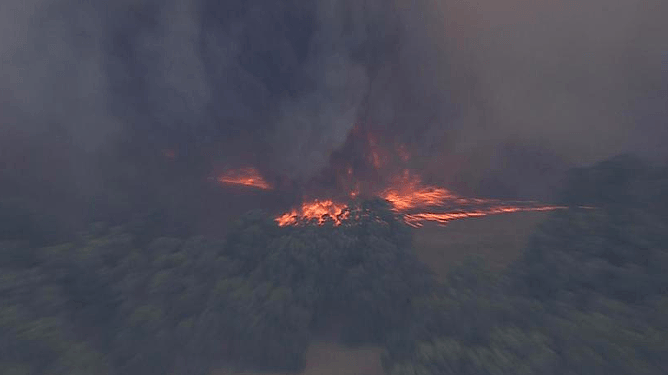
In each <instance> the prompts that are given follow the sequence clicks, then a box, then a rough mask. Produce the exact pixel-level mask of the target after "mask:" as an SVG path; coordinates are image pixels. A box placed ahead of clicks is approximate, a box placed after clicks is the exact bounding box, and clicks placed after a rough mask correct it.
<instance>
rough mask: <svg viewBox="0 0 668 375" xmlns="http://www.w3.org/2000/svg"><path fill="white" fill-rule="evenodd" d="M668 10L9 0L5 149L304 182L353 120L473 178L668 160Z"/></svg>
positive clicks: (617, 1) (596, 4)
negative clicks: (240, 170) (147, 156)
mask: <svg viewBox="0 0 668 375" xmlns="http://www.w3.org/2000/svg"><path fill="white" fill-rule="evenodd" d="M666 4H667V3H666V2H665V1H662V0H645V1H640V0H583V1H528V0H526V1H524V0H500V1H499V0H494V1H493V0H468V1H436V0H422V1H420V0H415V1H407V0H402V1H398V0H397V1H393V0H388V1H380V0H362V1H360V0H329V1H325V0H319V1H313V2H302V1H296V0H293V1H284V2H276V1H268V0H260V1H239V0H231V1H224V2H220V1H214V0H188V1H183V0H167V1H149V0H146V1H142V0H134V1H133V0H125V1H116V2H106V1H97V2H96V1H92V2H90V1H89V2H82V1H74V0H27V1H26V0H20V1H19V0H6V1H3V2H2V4H0V54H1V55H2V67H1V68H2V69H1V71H2V75H1V76H0V98H2V102H1V104H0V106H1V107H0V109H1V110H2V112H1V114H0V116H1V118H0V121H2V124H3V126H2V127H3V129H2V131H1V132H0V142H1V143H0V146H2V145H4V146H5V149H6V150H7V146H8V145H13V146H14V147H18V146H17V145H21V144H22V142H23V143H26V144H28V143H34V142H36V140H40V141H41V142H42V144H46V145H49V144H51V145H54V144H57V143H59V144H58V146H57V148H59V149H63V150H69V149H72V150H74V149H76V150H77V152H87V153H97V152H101V151H100V150H105V151H104V152H107V153H109V152H111V153H112V154H113V152H115V151H113V150H115V148H114V147H116V146H117V145H118V144H119V142H121V143H122V144H132V145H134V146H133V147H140V148H142V149H144V150H155V151H156V152H157V151H158V150H160V149H163V148H175V149H177V151H178V152H179V155H184V154H188V155H194V154H198V155H199V156H201V158H199V159H197V158H194V159H193V160H202V158H203V159H204V160H206V163H210V164H212V165H213V164H224V165H230V166H236V165H241V164H245V163H252V164H257V165H260V166H261V167H262V168H264V169H266V170H268V171H271V172H273V173H276V174H283V175H287V176H290V177H295V178H302V179H304V178H308V177H309V176H311V175H313V174H314V173H316V172H317V171H318V170H320V169H321V168H322V167H324V166H325V165H326V164H327V162H328V160H329V155H330V153H331V152H332V151H334V150H336V149H337V148H338V147H340V146H341V144H342V143H343V142H344V140H345V138H346V135H347V133H348V132H349V130H350V129H351V128H352V127H353V126H354V125H355V124H356V123H362V124H365V125H367V126H371V127H373V128H374V129H379V131H380V132H382V133H383V134H385V135H386V136H388V137H394V138H398V139H400V140H401V141H402V142H404V143H406V144H407V145H408V147H409V148H410V149H411V150H412V151H413V154H414V155H415V157H416V158H417V159H418V161H422V162H418V163H417V164H416V165H421V166H423V167H424V168H428V169H429V170H430V171H432V172H433V171H436V172H435V173H438V172H437V171H438V170H439V168H440V169H441V170H442V173H444V174H450V175H461V176H463V177H462V178H463V179H469V180H471V181H474V180H480V179H483V178H484V177H485V176H486V175H487V174H490V173H491V174H499V175H501V176H503V175H506V176H511V177H512V178H515V177H516V176H518V175H519V173H518V170H521V169H522V168H526V160H519V161H518V160H517V159H525V158H526V155H529V157H531V155H534V156H535V157H536V158H537V160H540V163H543V162H544V163H548V164H550V163H555V164H559V163H562V164H563V165H578V164H584V163H591V162H593V161H596V160H600V159H602V158H605V157H608V156H611V155H614V154H617V153H620V152H636V153H642V154H643V155H646V156H651V157H654V158H665V156H666V149H667V148H666V147H665V146H664V145H665V142H666V140H667V139H668V134H667V130H666V129H668V124H667V121H668V120H667V118H668V110H667V109H666V108H668V93H667V89H666V88H667V87H668V73H667V69H668V68H667V64H668V26H667V25H668V23H666V22H665V19H666V16H668V5H666ZM53 129H59V130H57V131H56V133H54V130H53ZM53 134H60V138H53ZM45 139H46V140H48V141H46V142H44V140H45ZM40 147H43V146H40ZM44 147H49V146H44ZM54 147H56V146H55V145H54ZM508 150H511V151H508ZM62 152H65V153H67V151H62ZM46 153H47V152H46V151H45V154H46ZM517 155H520V156H519V157H518V156H517ZM3 157H4V159H5V161H7V160H8V159H11V158H14V157H17V156H16V155H14V154H11V153H9V152H8V151H7V152H5V153H4V156H3ZM119 157H120V155H119ZM74 159H77V158H74ZM77 162H78V161H77V160H70V161H68V162H67V163H77ZM193 162H195V161H193ZM35 163H36V164H35V165H33V166H34V167H35V168H37V167H38V166H39V162H35ZM540 163H539V164H540ZM536 168H540V166H538V167H536ZM82 173H83V172H82ZM527 173H529V175H528V176H527V177H526V178H529V179H531V178H532V177H531V176H532V175H531V173H530V172H527ZM84 174H85V173H84ZM464 175H466V176H464ZM467 181H468V180H467Z"/></svg>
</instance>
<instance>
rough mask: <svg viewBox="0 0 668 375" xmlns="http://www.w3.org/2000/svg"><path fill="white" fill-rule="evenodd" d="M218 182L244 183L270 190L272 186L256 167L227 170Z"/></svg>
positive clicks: (227, 183) (244, 184) (219, 177)
mask: <svg viewBox="0 0 668 375" xmlns="http://www.w3.org/2000/svg"><path fill="white" fill-rule="evenodd" d="M218 182H220V183H221V184H226V185H242V186H248V187H253V188H256V189H262V190H270V189H271V188H272V187H271V185H269V183H267V181H265V179H264V177H262V175H261V174H260V172H258V171H257V169H255V168H243V169H236V170H227V171H225V172H224V173H222V174H221V175H219V176H218Z"/></svg>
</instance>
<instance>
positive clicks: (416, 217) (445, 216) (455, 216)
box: [404, 206, 566, 228]
mask: <svg viewBox="0 0 668 375" xmlns="http://www.w3.org/2000/svg"><path fill="white" fill-rule="evenodd" d="M563 209H566V207H563V206H538V207H512V206H511V207H491V208H487V209H481V210H474V211H458V212H444V213H431V212H425V213H417V214H405V215H404V221H405V222H406V224H408V225H409V226H411V227H413V228H419V227H421V226H422V225H424V222H426V221H432V222H435V223H438V224H441V225H445V224H447V223H449V222H451V221H453V220H459V219H467V218H471V217H481V216H488V215H498V214H507V213H512V212H528V211H553V210H563Z"/></svg>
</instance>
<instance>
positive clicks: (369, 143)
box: [218, 126, 564, 227]
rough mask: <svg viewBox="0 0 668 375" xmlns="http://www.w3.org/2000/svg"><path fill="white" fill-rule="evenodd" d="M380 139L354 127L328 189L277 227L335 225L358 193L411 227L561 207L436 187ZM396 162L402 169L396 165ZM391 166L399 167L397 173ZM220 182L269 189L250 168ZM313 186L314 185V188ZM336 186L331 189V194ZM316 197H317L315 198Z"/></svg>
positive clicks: (400, 148) (346, 216)
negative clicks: (387, 208) (381, 203)
mask: <svg viewBox="0 0 668 375" xmlns="http://www.w3.org/2000/svg"><path fill="white" fill-rule="evenodd" d="M382 144H383V143H382V142H381V140H380V139H379V138H378V137H377V136H375V135H374V134H373V132H371V131H370V130H369V129H363V128H361V127H359V126H356V127H354V128H353V129H352V130H351V132H350V134H349V137H348V141H347V142H346V144H345V145H344V146H343V148H342V149H341V150H339V151H338V153H336V154H335V155H333V158H332V167H331V168H329V169H328V170H327V171H326V172H325V174H329V177H328V178H324V179H323V180H324V181H325V182H324V183H320V185H327V184H328V182H327V181H329V183H330V184H331V182H332V181H334V182H333V184H334V186H333V188H334V189H332V186H328V189H324V190H329V192H328V193H327V192H324V193H320V194H317V193H315V194H313V193H311V194H310V196H311V198H309V199H303V201H302V203H301V204H299V205H298V206H296V207H294V208H292V209H291V210H290V211H288V212H285V213H283V214H280V215H278V216H277V217H276V218H275V221H276V223H278V225H279V226H294V225H301V224H305V223H317V224H319V225H323V224H324V223H326V222H331V223H333V224H334V225H335V226H336V225H340V224H341V223H342V222H343V221H345V220H351V219H354V217H353V216H351V215H350V209H349V203H350V201H351V200H355V199H358V198H381V199H384V200H386V201H387V202H389V204H390V207H391V208H392V210H393V211H394V212H395V213H397V214H398V215H399V216H400V217H402V218H403V221H404V222H405V223H406V224H407V225H409V226H412V227H420V226H422V225H423V224H424V223H426V222H434V223H437V224H440V225H445V224H447V223H448V222H450V221H453V220H459V219H465V218H473V217H481V216H487V215H498V214H504V213H513V212H520V211H550V210H557V209H562V208H564V207H561V206H553V205H544V204H539V203H537V202H532V201H513V202H504V201H500V200H497V199H483V198H468V197H463V196H460V195H457V194H456V193H454V192H453V191H450V190H449V189H446V188H444V187H440V186H433V185H428V184H425V183H423V181H422V178H421V176H420V175H418V174H416V173H415V172H413V171H411V169H409V168H408V167H407V164H408V162H409V161H410V158H411V155H410V153H409V152H408V150H407V148H406V146H405V145H403V144H397V143H395V144H394V145H393V146H392V147H381V146H382ZM398 167H401V168H398ZM396 170H400V171H401V172H399V173H396V172H395V171H396ZM218 182H220V183H222V184H233V185H242V186H248V187H253V188H258V189H262V190H271V189H273V187H272V186H271V185H270V184H269V183H267V181H266V180H265V179H264V178H263V176H262V175H261V174H260V173H259V172H258V170H257V169H255V168H243V169H239V170H228V171H226V172H225V173H223V174H221V175H220V176H219V177H218ZM316 190H317V189H316ZM332 190H335V191H336V194H333V193H332ZM314 197H317V198H314Z"/></svg>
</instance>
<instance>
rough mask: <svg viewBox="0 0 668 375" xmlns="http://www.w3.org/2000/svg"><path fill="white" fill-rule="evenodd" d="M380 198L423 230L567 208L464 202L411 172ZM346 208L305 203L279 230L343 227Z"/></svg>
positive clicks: (288, 215) (287, 216)
mask: <svg viewBox="0 0 668 375" xmlns="http://www.w3.org/2000/svg"><path fill="white" fill-rule="evenodd" d="M379 195H380V197H381V198H383V199H385V200H387V201H388V202H389V203H390V204H391V205H392V208H393V209H394V211H396V212H397V213H398V214H400V215H401V216H402V217H403V219H404V222H405V223H406V224H407V225H409V226H411V227H421V226H422V225H424V223H425V222H428V221H430V222H435V223H437V224H440V225H445V224H447V223H449V222H450V221H453V220H459V219H465V218H473V217H481V216H487V215H498V214H505V213H513V212H526V211H552V210H558V209H565V208H566V207H562V206H550V205H538V204H536V203H535V202H513V205H511V204H510V203H509V202H508V203H504V202H501V201H499V200H495V199H480V198H463V197H460V196H458V195H456V194H454V193H453V192H451V191H449V190H447V189H444V188H439V187H433V186H423V185H422V183H421V181H420V179H419V177H416V176H411V175H410V174H409V173H408V172H407V171H406V172H404V174H403V176H402V177H401V178H399V179H397V180H396V181H395V185H394V186H393V187H390V188H387V189H385V190H384V191H382V192H381V193H380V194H379ZM353 196H354V195H353ZM346 208H347V205H346V204H343V203H335V202H333V201H332V200H325V201H317V200H316V201H313V202H305V203H303V204H302V206H301V207H300V208H297V209H293V210H292V211H290V212H288V213H285V214H283V215H281V216H279V217H277V218H276V222H277V223H278V225H279V226H288V225H299V224H300V223H304V222H311V221H313V220H316V221H317V222H318V224H322V223H324V222H325V221H326V220H332V221H333V222H334V225H339V224H341V222H342V221H343V220H346V219H347V217H346V212H347V211H346ZM438 211H440V212H438Z"/></svg>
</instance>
